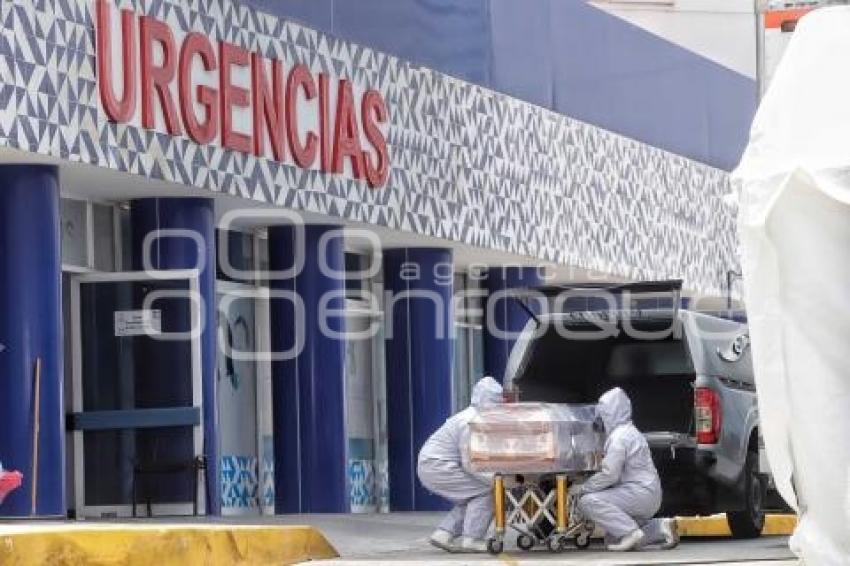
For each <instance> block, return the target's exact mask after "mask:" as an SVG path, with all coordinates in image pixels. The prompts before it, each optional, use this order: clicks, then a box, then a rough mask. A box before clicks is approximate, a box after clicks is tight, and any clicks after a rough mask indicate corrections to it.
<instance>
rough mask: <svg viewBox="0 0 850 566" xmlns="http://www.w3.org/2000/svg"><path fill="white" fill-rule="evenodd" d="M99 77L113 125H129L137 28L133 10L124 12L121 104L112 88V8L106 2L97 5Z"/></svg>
mask: <svg viewBox="0 0 850 566" xmlns="http://www.w3.org/2000/svg"><path fill="white" fill-rule="evenodd" d="M96 9H97V32H96V41H97V77H98V79H99V80H98V86H99V87H100V89H99V90H100V100H101V102H102V103H103V109H104V110H105V111H106V115H107V116H108V117H109V119H110V120H112V121H113V122H118V123H121V122H129V121H130V118H132V117H133V112H135V111H136V27H135V25H134V23H135V16H134V14H133V12H132V10H121V62H122V67H123V74H124V84H123V88H122V89H121V100H118V99H117V98H116V96H115V90H114V89H113V87H112V43H111V41H110V33H111V28H112V24H111V22H110V14H109V12H110V8H109V3H108V2H107V1H106V0H98V1H97V7H96Z"/></svg>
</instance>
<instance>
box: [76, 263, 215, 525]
mask: <svg viewBox="0 0 850 566" xmlns="http://www.w3.org/2000/svg"><path fill="white" fill-rule="evenodd" d="M198 277H199V272H198V270H197V269H175V270H166V271H147V272H146V271H125V272H116V273H85V274H80V275H73V274H72V275H71V280H70V285H71V343H72V344H73V352H72V356H73V368H74V369H73V379H72V410H73V412H74V413H82V412H83V388H82V371H83V360H82V317H81V316H80V285H82V284H84V283H134V282H144V281H179V280H184V281H188V282H189V291H190V293H191V294H192V295H193V296H195V297H200V296H201V295H200V284H199V281H198ZM190 303H191V314H190V316H191V319H192V325H191V328H193V329H194V328H200V322H201V311H200V305H199V304H198V301H195V300H191V299H190ZM190 340H191V342H192V348H191V349H192V359H191V367H192V404H193V406H194V407H198V408H199V409H200V410H199V413H200V420H199V422H198V424H196V425H194V427H193V433H192V441H193V448H194V456H196V457H197V456H201V455H203V444H204V432H203V431H204V412H203V410H202V409H203V391H202V364H201V337H200V333H194V332H193V333H192V336H191V337H190ZM83 433H84V431H82V430H74V431H73V432H72V435H73V440H74V442H73V451H74V505H75V511H76V515H77V517H92V518H102V517H130V516H131V515H132V511H133V506H132V504H127V505H86V503H85V502H86V491H85V476H84V473H85V459H84V454H85V452H84V447H83V442H84V434H83ZM208 470H209V466H208V467H207V471H208ZM203 480H204V481H203V482H200V483H199V484H198V487H199V489H200V493H199V494H198V509H199V513H201V514H205V512H206V489H204V484H205V482H206V480H207V478H206V477H205V476H204V478H203ZM151 510H152V512H153V514H154V515H190V514H191V513H192V503H191V501H190V502H187V503H158V504H152V505H151Z"/></svg>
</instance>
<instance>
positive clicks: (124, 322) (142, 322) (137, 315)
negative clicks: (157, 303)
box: [115, 309, 162, 336]
mask: <svg viewBox="0 0 850 566" xmlns="http://www.w3.org/2000/svg"><path fill="white" fill-rule="evenodd" d="M160 332H162V311H161V310H159V309H151V310H139V311H115V336H145V335H150V334H159V333H160Z"/></svg>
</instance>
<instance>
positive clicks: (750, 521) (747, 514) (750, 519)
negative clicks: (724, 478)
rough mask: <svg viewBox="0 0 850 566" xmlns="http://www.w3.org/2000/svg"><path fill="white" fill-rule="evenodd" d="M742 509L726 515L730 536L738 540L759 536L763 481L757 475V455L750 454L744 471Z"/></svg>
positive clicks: (762, 519) (763, 489)
mask: <svg viewBox="0 0 850 566" xmlns="http://www.w3.org/2000/svg"><path fill="white" fill-rule="evenodd" d="M744 474H745V477H744V509H742V510H741V511H730V512H728V513H726V521H727V522H728V523H729V530H730V531H732V536H733V537H734V538H738V539H746V538H756V537H759V536H761V531H762V529H763V528H764V499H765V491H766V490H765V480H764V477H763V476H762V475H761V474H760V473H759V461H758V454H757V453H754V452H750V453H749V454H748V455H747V463H746V467H745V469H744Z"/></svg>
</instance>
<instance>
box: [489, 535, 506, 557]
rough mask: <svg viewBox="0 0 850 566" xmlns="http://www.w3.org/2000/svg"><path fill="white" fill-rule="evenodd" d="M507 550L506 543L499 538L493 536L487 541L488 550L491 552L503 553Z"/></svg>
mask: <svg viewBox="0 0 850 566" xmlns="http://www.w3.org/2000/svg"><path fill="white" fill-rule="evenodd" d="M503 550H505V543H504V542H502V541H501V540H499V539H497V538H491V539H490V540H488V541H487V552H489V553H490V554H501V553H502V551H503Z"/></svg>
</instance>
